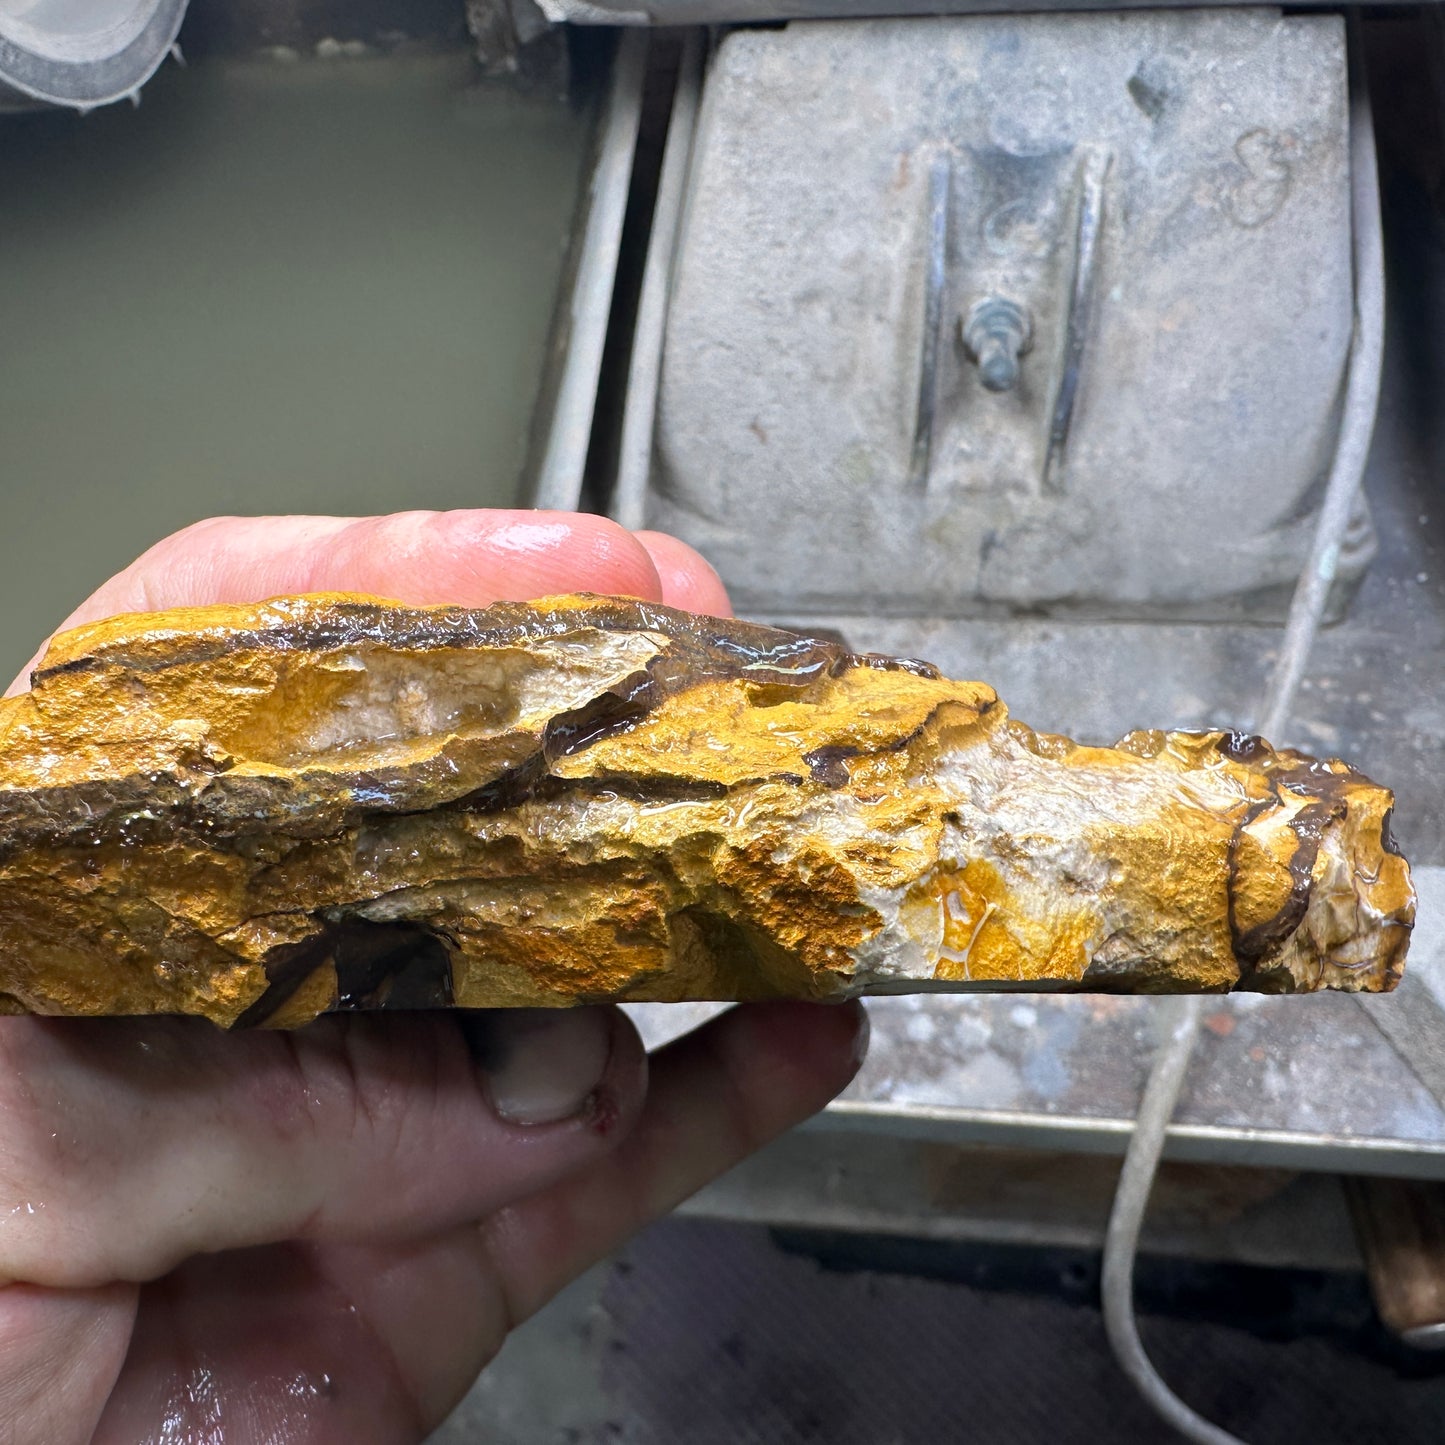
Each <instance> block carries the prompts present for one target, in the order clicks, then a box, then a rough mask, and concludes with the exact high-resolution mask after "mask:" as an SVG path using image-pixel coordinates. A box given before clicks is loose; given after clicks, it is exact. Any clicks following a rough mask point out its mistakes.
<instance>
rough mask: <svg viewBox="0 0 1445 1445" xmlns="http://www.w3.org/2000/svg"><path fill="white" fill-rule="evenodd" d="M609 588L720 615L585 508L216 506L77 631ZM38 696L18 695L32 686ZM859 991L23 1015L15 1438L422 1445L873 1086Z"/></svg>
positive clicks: (8, 1286)
mask: <svg viewBox="0 0 1445 1445" xmlns="http://www.w3.org/2000/svg"><path fill="white" fill-rule="evenodd" d="M571 590H590V591H596V592H614V593H622V594H631V595H634V596H642V597H647V598H650V599H652V600H655V601H663V602H667V603H670V604H672V605H675V606H680V607H686V608H691V609H694V610H697V611H704V612H713V613H726V611H727V598H726V595H725V594H724V592H723V590H722V587H721V584H720V583H719V582H718V580H717V578H716V576H715V575H714V574H713V573H712V571H711V569H710V568H708V566H707V564H706V563H705V562H703V561H702V559H701V558H700V557H698V556H697V554H696V553H694V552H692V551H691V550H690V549H688V548H686V547H684V546H683V545H682V544H681V543H679V542H676V541H674V540H672V539H670V538H666V537H662V536H659V535H657V534H649V533H640V534H638V535H637V536H633V535H631V534H629V533H627V532H625V531H623V530H622V529H621V528H618V527H616V526H614V525H612V524H611V523H608V522H605V521H603V520H602V519H600V518H596V517H587V516H578V515H572V514H566V513H525V512H456V513H442V514H433V513H408V514H403V515H399V516H394V517H384V518H369V519H364V520H360V521H346V520H342V519H335V518H313V517H290V518H254V519H253V518H246V519H237V518H230V519H218V520H215V521H211V522H205V523H201V524H199V525H198V526H196V527H191V528H188V529H187V530H185V531H183V532H180V533H178V534H176V535H175V536H174V537H170V538H168V539H166V540H165V541H164V542H161V543H159V544H158V545H157V546H156V547H154V548H152V549H151V550H150V551H149V552H147V553H146V554H145V555H144V556H143V557H141V558H140V560H139V561H137V562H136V563H135V564H133V565H132V566H131V567H129V568H127V569H126V570H125V571H124V572H122V573H120V574H119V575H118V576H117V577H115V578H113V579H112V580H111V581H109V582H107V583H106V584H105V585H104V586H103V587H101V588H100V590H99V591H98V592H96V593H95V594H94V596H92V597H91V598H90V599H89V600H88V601H87V602H86V603H85V604H83V605H82V607H81V608H79V609H78V610H77V611H76V612H75V613H74V614H73V615H72V616H71V617H70V618H69V619H67V625H75V624H78V623H80V622H85V621H92V620H95V619H97V618H101V617H105V616H109V615H112V614H114V613H117V612H125V611H143V610H154V609H160V608H165V607H176V606H184V605H188V604H200V603H208V602H246V601H255V600H259V599H261V598H265V597H269V596H275V595H279V594H284V593H297V592H316V591H353V592H372V593H377V594H380V595H383V596H389V597H395V598H398V599H399V600H401V601H405V602H411V603H439V602H453V603H461V604H464V605H471V606H482V605H485V604H486V603H488V602H491V601H493V600H496V599H499V598H525V597H535V596H540V595H543V594H545V593H549V592H562V591H571ZM23 686H24V681H23V679H22V680H20V681H18V682H17V684H16V688H12V691H14V690H17V689H19V688H23ZM865 1041H866V1024H865V1022H864V1020H863V1015H862V1013H861V1010H859V1009H858V1007H857V1006H856V1005H844V1006H827V1005H811V1004H759V1005H745V1006H743V1007H740V1008H737V1009H733V1010H731V1011H730V1012H729V1013H727V1014H725V1015H723V1016H722V1017H720V1018H718V1019H716V1020H714V1021H713V1022H712V1023H710V1024H708V1025H707V1026H705V1027H704V1028H702V1029H699V1030H697V1031H696V1032H695V1033H693V1034H691V1035H689V1036H688V1037H686V1038H684V1039H681V1040H679V1041H678V1042H677V1043H674V1044H672V1045H669V1046H668V1047H667V1048H665V1049H663V1050H661V1051H659V1052H658V1053H657V1054H656V1055H654V1056H653V1058H652V1059H651V1061H650V1062H649V1060H648V1059H647V1058H646V1057H645V1056H644V1054H643V1050H642V1046H641V1044H640V1042H639V1040H638V1037H637V1034H636V1031H635V1030H634V1029H633V1028H632V1025H631V1024H630V1023H629V1022H628V1020H627V1019H626V1018H625V1016H624V1015H622V1014H621V1013H620V1012H619V1011H617V1010H616V1009H611V1008H585V1009H572V1010H560V1011H555V1012H554V1011H550V1010H510V1011H509V1010H490V1011H485V1012H473V1013H461V1012H459V1011H458V1012H453V1013H437V1014H417V1015H401V1014H392V1015H389V1016H385V1017H381V1016H375V1015H372V1016H367V1015H345V1016H332V1017H329V1018H324V1019H321V1020H318V1021H317V1022H316V1023H315V1024H312V1025H310V1026H309V1027H307V1028H304V1029H300V1030H297V1031H295V1032H294V1033H269V1032H256V1033H239V1034H225V1033H221V1032H219V1031H218V1030H216V1029H215V1028H214V1027H212V1026H211V1025H210V1024H208V1023H205V1022H203V1021H200V1020H195V1019H100V1020H77V1019H71V1020H60V1019H38V1018H0V1442H4V1445H30V1442H35V1445H69V1442H84V1441H89V1440H92V1439H94V1440H95V1441H97V1442H105V1445H137V1442H156V1445H162V1442H163V1445H180V1442H192V1441H194V1442H204V1445H212V1442H220V1441H224V1442H225V1445H252V1442H255V1445H260V1442H265V1445H282V1442H284V1445H301V1442H305V1445H321V1442H333V1441H334V1442H346V1445H391V1442H403V1441H416V1440H419V1439H421V1438H422V1436H424V1435H425V1434H426V1433H427V1432H428V1431H429V1430H430V1429H431V1428H432V1427H433V1426H434V1425H436V1424H437V1423H438V1422H439V1421H440V1420H441V1419H442V1418H443V1417H444V1416H445V1415H446V1414H447V1412H448V1411H449V1410H450V1409H451V1407H452V1406H453V1405H454V1404H455V1403H456V1401H457V1400H458V1399H459V1398H460V1396H461V1395H462V1394H463V1393H464V1392H465V1391H466V1389H467V1388H468V1386H469V1385H470V1384H471V1382H472V1379H473V1378H474V1376H475V1375H476V1373H477V1371H478V1369H479V1368H480V1367H481V1366H482V1365H483V1364H484V1363H485V1362H486V1361H487V1360H488V1359H490V1358H491V1357H492V1355H494V1354H495V1353H496V1351H497V1349H498V1348H499V1347H500V1346H501V1343H502V1341H503V1339H504V1338H505V1336H506V1333H507V1331H508V1330H509V1329H511V1328H512V1327H513V1326H514V1325H516V1324H517V1323H519V1322H520V1321H521V1320H523V1319H525V1318H526V1317H527V1316H528V1315H530V1314H531V1313H532V1312H533V1311H534V1310H536V1309H537V1308H538V1307H539V1306H540V1305H541V1304H543V1303H544V1302H545V1301H546V1300H547V1299H548V1298H549V1297H550V1296H551V1295H552V1294H553V1293H554V1292H555V1291H556V1290H557V1289H558V1288H559V1287H560V1286H562V1285H563V1284H565V1283H566V1282H567V1281H568V1280H569V1279H571V1278H572V1277H573V1276H575V1275H576V1274H578V1273H579V1272H580V1271H581V1270H583V1269H585V1268H586V1267H587V1266H588V1265H589V1264H591V1263H592V1262H594V1261H595V1260H596V1259H598V1258H600V1257H601V1256H603V1255H605V1254H606V1253H607V1252H608V1251H609V1250H611V1249H613V1248H614V1247H615V1246H616V1245H618V1244H619V1243H620V1242H621V1241H622V1240H624V1239H625V1238H626V1237H627V1236H628V1235H630V1234H631V1233H633V1232H634V1231H635V1230H637V1229H639V1228H640V1227H641V1226H642V1225H644V1224H646V1223H647V1222H648V1221H649V1220H652V1219H654V1218H656V1217H657V1216H658V1215H660V1214H663V1213H665V1212H666V1211H667V1210H669V1209H671V1208H672V1207H673V1206H674V1205H676V1204H677V1203H679V1202H680V1201H681V1200H682V1199H684V1198H686V1197H687V1195H689V1194H691V1193H692V1192H693V1191H694V1190H696V1189H697V1188H699V1187H700V1186H701V1185H702V1184H704V1183H706V1182H707V1181H708V1180H709V1179H712V1178H713V1177H715V1176H716V1175H718V1174H720V1173H721V1172H723V1171H724V1170H725V1169H727V1168H728V1167H729V1166H730V1165H732V1164H733V1163H735V1162H736V1161H737V1160H738V1159H740V1158H742V1157H743V1156H744V1155H746V1154H748V1153H749V1152H750V1151H752V1150H753V1149H755V1148H757V1147H758V1146H759V1145H760V1144H762V1143H764V1142H765V1141H767V1140H768V1139H770V1138H772V1137H774V1136H775V1135H777V1134H779V1133H781V1132H782V1131H783V1130H785V1129H787V1128H789V1127H790V1126H791V1125H793V1124H795V1123H797V1122H799V1121H800V1120H802V1119H803V1118H805V1117H807V1116H808V1115H809V1114H811V1113H813V1112H815V1111H816V1110H817V1109H819V1108H821V1107H822V1106H823V1104H825V1103H826V1102H827V1101H828V1100H829V1099H830V1098H832V1096H833V1095H834V1094H835V1093H837V1091H838V1090H839V1089H840V1088H842V1087H843V1085H844V1084H845V1083H846V1082H847V1081H848V1079H849V1078H850V1077H851V1076H852V1074H853V1072H854V1071H855V1069H856V1068H857V1065H858V1063H859V1062H860V1060H861V1057H862V1051H863V1048H864V1046H865Z"/></svg>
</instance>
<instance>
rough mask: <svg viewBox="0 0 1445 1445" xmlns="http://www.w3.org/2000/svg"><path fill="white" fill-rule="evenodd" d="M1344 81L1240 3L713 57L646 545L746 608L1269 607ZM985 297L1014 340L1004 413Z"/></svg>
mask: <svg viewBox="0 0 1445 1445" xmlns="http://www.w3.org/2000/svg"><path fill="white" fill-rule="evenodd" d="M1344 92H1345V85H1344V54H1343V40H1342V27H1341V24H1340V22H1339V21H1338V19H1337V18H1335V17H1328V16H1316V17H1296V18H1292V19H1288V20H1282V19H1281V18H1280V16H1279V14H1278V12H1277V11H1270V10H1238V11H1233V12H1224V11H1194V12H1190V13H1162V12H1161V13H1151V14H1147V15H1143V14H1141V15H1131V16H1127V17H1108V18H1103V17H1092V16H1086V15H1073V16H1033V17H1023V18H1008V19H1000V18H989V17H974V18H970V19H962V20H938V21H934V20H917V21H910V22H888V23H878V24H872V23H846V24H815V25H808V24H798V25H791V26H788V27H787V28H785V29H783V30H777V31H766V32H737V33H734V34H732V35H730V36H728V37H727V38H726V39H725V41H724V42H723V43H722V45H721V47H720V48H719V51H718V53H717V56H716V58H715V60H714V63H713V66H712V68H711V71H710V74H709V77H708V83H707V87H706V91H705V95H704V101H703V107H702V112H701V115H700V118H699V122H698V133H697V139H696V142H695V146H694V164H693V178H692V187H691V191H690V195H689V199H688V207H687V211H686V214H685V218H684V226H683V234H682V240H681V242H680V246H679V254H678V260H677V269H676V274H675V278H674V286H673V294H672V306H671V310H670V315H669V319H668V328H667V341H666V349H665V354H664V358H663V370H662V387H661V393H660V396H659V402H658V421H657V435H656V452H655V458H654V472H653V497H652V502H651V506H650V508H649V520H650V521H651V522H652V523H654V524H655V525H658V526H661V527H663V528H665V529H667V530H670V531H673V532H676V533H678V534H679V535H681V536H683V537H685V538H686V539H687V540H689V541H691V542H693V543H694V544H696V545H698V546H699V547H700V548H701V549H702V550H703V551H704V552H705V553H706V554H707V555H708V556H709V558H710V559H711V560H712V561H713V562H714V564H715V565H717V566H718V568H719V570H720V571H721V573H722V575H723V577H724V579H725V580H726V581H727V582H728V584H729V586H730V587H731V588H732V590H733V594H734V599H735V601H736V602H737V604H738V605H739V606H741V607H743V608H750V609H754V610H756V609H758V608H763V607H766V608H770V609H774V610H776V609H789V610H791V612H792V613H793V614H794V615H795V616H805V615H807V616H811V615H816V614H818V613H826V612H828V611H835V612H841V611H848V610H854V609H856V610H858V611H867V612H868V613H870V614H871V615H875V616H876V615H879V614H889V613H891V614H895V615H897V614H918V613H929V612H933V613H937V614H940V615H946V616H947V615H952V616H957V615H959V614H993V615H997V614H1000V613H1005V612H1008V611H1010V610H1017V609H1025V610H1030V611H1033V612H1037V611H1040V610H1042V611H1046V612H1051V613H1056V614H1067V615H1072V616H1080V615H1082V616H1110V617H1114V616H1143V617H1156V618H1157V617H1175V618H1179V617H1193V618H1216V619H1217V618H1221V617H1231V616H1234V617H1251V618H1256V619H1258V618H1279V617H1282V616H1283V610H1284V605H1285V603H1286V602H1287V598H1288V593H1289V590H1290V589H1291V588H1292V587H1293V584H1294V580H1295V577H1296V576H1297V575H1298V572H1299V569H1300V567H1301V565H1302V563H1303V561H1304V558H1305V553H1306V550H1307V547H1308V542H1309V537H1310V534H1311V532H1312V529H1313V511H1314V507H1315V506H1316V505H1317V500H1318V488H1319V486H1320V485H1321V484H1322V482H1323V476H1324V471H1325V469H1326V468H1327V466H1328V463H1329V458H1330V455H1331V453H1332V451H1333V447H1334V443H1335V431H1336V408H1337V403H1338V395H1339V386H1340V380H1341V376H1342V369H1343V364H1344V359H1345V354H1346V349H1347V346H1348V342H1349V336H1350V329H1351V300H1350V295H1351V283H1350V250H1349V209H1348V195H1347V178H1348V165H1347V151H1346V125H1345V93H1344ZM990 298H992V299H994V300H996V301H997V302H999V303H1010V304H1012V305H1014V306H1016V307H1018V308H1020V309H1022V310H1026V311H1027V312H1028V316H1029V323H1030V324H1029V330H1030V332H1031V346H1030V348H1029V350H1028V351H1027V352H1026V353H1024V354H1023V355H1022V358H1021V360H1020V362H1019V371H1018V377H1017V381H1016V383H1015V384H1013V385H1011V386H1009V387H1007V388H1003V389H999V388H996V387H994V386H992V385H991V380H990V378H989V377H986V376H982V375H980V372H979V369H978V365H977V360H976V353H973V352H972V351H971V348H970V347H969V346H968V345H967V344H966V336H965V334H964V333H966V332H967V330H968V318H969V317H970V316H972V315H973V314H974V313H975V310H976V308H977V307H978V306H979V304H980V302H982V301H984V300H987V299H990ZM1361 520H1362V526H1361V527H1360V528H1359V529H1357V531H1356V533H1355V534H1354V535H1353V536H1352V545H1351V546H1350V547H1348V548H1347V549H1346V550H1345V553H1344V554H1343V556H1342V559H1341V566H1340V572H1341V574H1342V575H1345V576H1349V575H1358V573H1359V570H1360V568H1361V566H1362V565H1363V562H1364V560H1365V558H1366V556H1367V554H1368V552H1369V549H1370V541H1369V536H1368V528H1367V527H1366V526H1364V525H1363V519H1361Z"/></svg>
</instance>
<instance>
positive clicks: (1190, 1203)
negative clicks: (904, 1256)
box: [682, 1129, 1360, 1269]
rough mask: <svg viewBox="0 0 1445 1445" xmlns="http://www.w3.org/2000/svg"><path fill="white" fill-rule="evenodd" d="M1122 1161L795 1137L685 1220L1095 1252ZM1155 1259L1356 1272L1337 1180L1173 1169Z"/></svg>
mask: <svg viewBox="0 0 1445 1445" xmlns="http://www.w3.org/2000/svg"><path fill="white" fill-rule="evenodd" d="M1118 1177H1119V1160H1118V1158H1117V1157H1114V1158H1110V1157H1108V1156H1105V1155H1102V1154H1077V1153H1051V1152H1047V1151H1042V1150H1028V1149H1000V1148H996V1147H990V1146H988V1145H959V1144H947V1143H942V1142H938V1141H935V1140H930V1139H910V1138H907V1137H904V1136H900V1135H897V1134H885V1133H881V1132H867V1133H865V1132H861V1131H857V1130H852V1131H848V1132H843V1131H840V1130H822V1129H814V1130H795V1131H794V1132H793V1133H791V1134H788V1135H786V1136H785V1137H784V1138H782V1139H778V1140H776V1141H775V1142H774V1143H772V1144H769V1145H768V1146H767V1147H766V1148H765V1149H763V1150H762V1151H761V1152H760V1153H758V1154H756V1155H754V1156H753V1157H752V1158H750V1159H748V1160H746V1161H744V1162H743V1163H742V1164H740V1165H738V1166H737V1167H736V1168H734V1169H732V1170H730V1171H729V1172H728V1173H727V1174H726V1175H724V1176H723V1177H722V1178H721V1179H719V1180H717V1181H716V1182H715V1183H713V1184H711V1185H709V1186H708V1187H707V1188H706V1189H704V1190H703V1191H702V1192H701V1193H700V1194H697V1195H695V1196H694V1197H693V1198H692V1199H691V1200H689V1201H688V1202H687V1203H686V1204H685V1205H684V1206H683V1207H682V1212H683V1213H685V1214H692V1215H697V1216H700V1217H703V1218H713V1219H735V1220H740V1221H747V1222H750V1223H755V1224H766V1225H770V1226H772V1227H775V1228H777V1227H783V1228H800V1229H836V1230H843V1231H847V1232H850V1233H861V1234H881V1235H899V1236H904V1237H909V1238H915V1239H930V1240H950V1241H968V1240H976V1241H989V1242H991V1243H996V1244H1028V1245H1034V1246H1038V1245H1052V1246H1055V1247H1061V1248H1070V1249H1090V1250H1092V1249H1098V1248H1099V1247H1100V1246H1101V1245H1102V1243H1103V1240H1104V1229H1105V1225H1106V1224H1107V1222H1108V1218H1109V1208H1110V1205H1111V1203H1112V1201H1113V1197H1114V1189H1115V1186H1116V1184H1117V1182H1118ZM1141 1247H1142V1249H1143V1251H1144V1253H1146V1254H1151V1255H1188V1256H1191V1257H1193V1258H1196V1259H1210V1260H1220V1261H1229V1262H1231V1263H1236V1264H1253V1265H1268V1266H1273V1267H1276V1268H1294V1269H1359V1268H1360V1252H1359V1248H1358V1246H1357V1245H1356V1243H1355V1232H1354V1229H1353V1227H1352V1226H1351V1223H1350V1218H1349V1212H1348V1210H1347V1207H1346V1204H1345V1199H1344V1195H1343V1192H1342V1190H1341V1188H1340V1185H1339V1181H1338V1179H1337V1178H1336V1177H1335V1176H1334V1175H1326V1174H1310V1173H1303V1174H1301V1173H1295V1172H1293V1171H1291V1170H1284V1169H1257V1168H1237V1167H1230V1166H1223V1165H1217V1164H1198V1163H1182V1162H1175V1161H1166V1162H1165V1163H1164V1165H1163V1167H1162V1168H1161V1169H1160V1172H1159V1177H1158V1180H1157V1181H1156V1183H1155V1188H1154V1192H1153V1194H1152V1195H1151V1197H1150V1204H1149V1214H1148V1217H1147V1219H1146V1222H1145V1228H1144V1235H1143V1240H1142V1245H1141Z"/></svg>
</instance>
